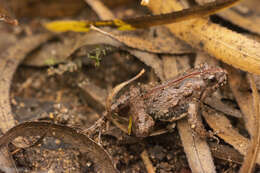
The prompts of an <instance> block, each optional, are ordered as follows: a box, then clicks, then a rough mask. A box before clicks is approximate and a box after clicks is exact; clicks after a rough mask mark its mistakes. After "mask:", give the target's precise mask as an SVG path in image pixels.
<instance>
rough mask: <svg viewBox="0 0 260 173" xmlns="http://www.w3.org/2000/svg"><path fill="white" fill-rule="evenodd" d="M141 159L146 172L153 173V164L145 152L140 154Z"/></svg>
mask: <svg viewBox="0 0 260 173" xmlns="http://www.w3.org/2000/svg"><path fill="white" fill-rule="evenodd" d="M141 158H142V160H143V162H144V166H145V168H146V170H147V172H148V173H155V170H156V169H155V168H154V167H153V164H152V162H151V160H150V159H149V156H148V153H147V151H146V150H144V151H143V152H142V153H141Z"/></svg>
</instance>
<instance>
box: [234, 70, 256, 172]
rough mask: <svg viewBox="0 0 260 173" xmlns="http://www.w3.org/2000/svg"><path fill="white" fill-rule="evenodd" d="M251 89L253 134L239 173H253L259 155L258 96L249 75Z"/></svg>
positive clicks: (251, 77) (251, 76)
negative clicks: (253, 119)
mask: <svg viewBox="0 0 260 173" xmlns="http://www.w3.org/2000/svg"><path fill="white" fill-rule="evenodd" d="M249 80H250V85H251V89H252V91H253V93H252V95H253V99H252V101H253V103H252V105H253V108H254V110H253V113H254V114H252V115H251V116H254V117H255V126H254V133H253V135H252V137H251V144H250V145H249V148H248V151H247V155H246V156H245V157H244V162H243V165H242V167H241V168H240V171H239V172H240V173H247V172H253V171H254V168H255V162H256V159H257V156H258V153H259V145H260V117H259V116H260V112H259V94H258V91H257V88H256V84H255V81H254V78H253V75H252V74H250V75H249Z"/></svg>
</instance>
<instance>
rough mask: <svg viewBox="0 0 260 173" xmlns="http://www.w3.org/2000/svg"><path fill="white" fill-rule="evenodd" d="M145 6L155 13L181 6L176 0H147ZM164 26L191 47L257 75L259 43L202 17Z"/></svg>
mask: <svg viewBox="0 0 260 173" xmlns="http://www.w3.org/2000/svg"><path fill="white" fill-rule="evenodd" d="M158 7H160V8H158ZM149 8H150V9H151V10H152V11H153V13H156V14H158V13H167V12H171V11H173V10H180V9H182V7H181V6H180V4H179V3H178V2H176V1H172V0H166V1H163V2H162V1H160V0H151V1H150V3H149ZM166 27H167V28H169V29H170V30H171V31H172V32H173V33H174V34H175V36H177V37H178V38H180V39H182V40H184V41H186V42H187V43H189V44H190V45H192V47H195V48H198V49H201V50H204V51H206V52H207V53H209V54H210V55H212V56H214V57H216V58H217V59H220V60H222V61H224V62H225V63H227V64H230V65H232V66H234V67H236V68H240V69H242V70H245V71H248V72H251V73H255V74H260V68H259V67H260V43H259V42H257V41H255V40H252V39H249V38H247V37H246V36H243V35H241V34H238V33H235V32H233V31H231V30H228V29H226V28H224V27H221V26H219V25H217V24H213V23H211V22H210V21H208V20H207V19H205V18H198V19H196V20H195V19H194V20H190V21H184V22H179V23H175V24H170V25H166Z"/></svg>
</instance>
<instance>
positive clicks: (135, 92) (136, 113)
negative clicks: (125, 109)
mask: <svg viewBox="0 0 260 173" xmlns="http://www.w3.org/2000/svg"><path fill="white" fill-rule="evenodd" d="M130 95H131V98H132V99H131V101H130V111H129V115H130V116H132V120H133V123H132V129H133V132H134V134H135V136H136V137H147V136H149V134H150V133H151V132H152V130H153V128H154V125H155V122H154V120H153V118H152V117H151V116H150V115H149V114H147V112H146V105H145V103H144V100H143V98H142V97H141V96H140V89H139V88H134V87H133V88H131V90H130Z"/></svg>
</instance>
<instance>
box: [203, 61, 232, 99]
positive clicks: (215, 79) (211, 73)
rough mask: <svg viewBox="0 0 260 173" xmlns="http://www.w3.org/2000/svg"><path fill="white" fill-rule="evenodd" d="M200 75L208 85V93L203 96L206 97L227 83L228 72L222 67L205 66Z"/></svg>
mask: <svg viewBox="0 0 260 173" xmlns="http://www.w3.org/2000/svg"><path fill="white" fill-rule="evenodd" d="M200 75H201V77H202V78H203V81H204V82H205V84H206V92H204V94H203V95H204V97H206V95H210V94H211V93H213V92H214V91H216V90H217V89H218V88H220V87H222V86H224V85H225V84H226V82H227V72H226V70H224V69H222V68H220V67H209V66H208V65H203V67H202V68H200Z"/></svg>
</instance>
